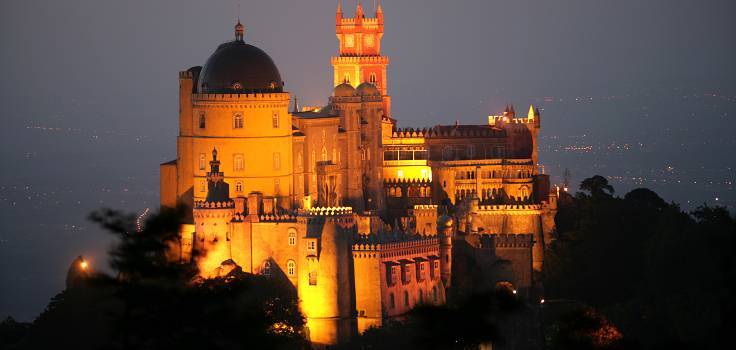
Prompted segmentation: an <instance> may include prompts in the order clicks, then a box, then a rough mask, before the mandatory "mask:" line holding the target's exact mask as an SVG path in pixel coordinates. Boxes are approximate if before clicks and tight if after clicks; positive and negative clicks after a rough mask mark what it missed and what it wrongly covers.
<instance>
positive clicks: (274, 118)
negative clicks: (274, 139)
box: [271, 112, 279, 129]
mask: <svg viewBox="0 0 736 350" xmlns="http://www.w3.org/2000/svg"><path fill="white" fill-rule="evenodd" d="M271 124H273V128H274V129H277V128H278V127H279V112H273V115H271Z"/></svg>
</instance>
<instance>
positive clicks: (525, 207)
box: [478, 204, 542, 215]
mask: <svg viewBox="0 0 736 350" xmlns="http://www.w3.org/2000/svg"><path fill="white" fill-rule="evenodd" d="M541 210H542V205H540V204H499V205H479V206H478V214H480V215H534V214H539V213H540V211H541Z"/></svg>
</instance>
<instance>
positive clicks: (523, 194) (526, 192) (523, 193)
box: [519, 186, 529, 200]
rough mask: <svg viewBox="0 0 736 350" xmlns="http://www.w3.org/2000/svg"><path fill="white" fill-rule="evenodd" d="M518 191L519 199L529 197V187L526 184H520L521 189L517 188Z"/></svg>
mask: <svg viewBox="0 0 736 350" xmlns="http://www.w3.org/2000/svg"><path fill="white" fill-rule="evenodd" d="M519 193H520V194H521V199H522V200H525V199H527V198H529V188H528V187H526V186H521V189H520V190H519Z"/></svg>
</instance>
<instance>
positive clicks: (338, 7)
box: [335, 0, 342, 26]
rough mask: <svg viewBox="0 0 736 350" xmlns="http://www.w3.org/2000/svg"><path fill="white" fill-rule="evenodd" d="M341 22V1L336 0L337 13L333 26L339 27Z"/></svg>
mask: <svg viewBox="0 0 736 350" xmlns="http://www.w3.org/2000/svg"><path fill="white" fill-rule="evenodd" d="M341 20H342V0H337V11H336V12H335V25H338V26H339V25H340V21H341Z"/></svg>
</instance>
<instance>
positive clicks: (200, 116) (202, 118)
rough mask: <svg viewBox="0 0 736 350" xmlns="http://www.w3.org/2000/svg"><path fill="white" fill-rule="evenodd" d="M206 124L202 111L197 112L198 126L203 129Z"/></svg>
mask: <svg viewBox="0 0 736 350" xmlns="http://www.w3.org/2000/svg"><path fill="white" fill-rule="evenodd" d="M206 126H207V118H206V117H205V114H204V112H199V128H200V129H204V128H205V127H206Z"/></svg>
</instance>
